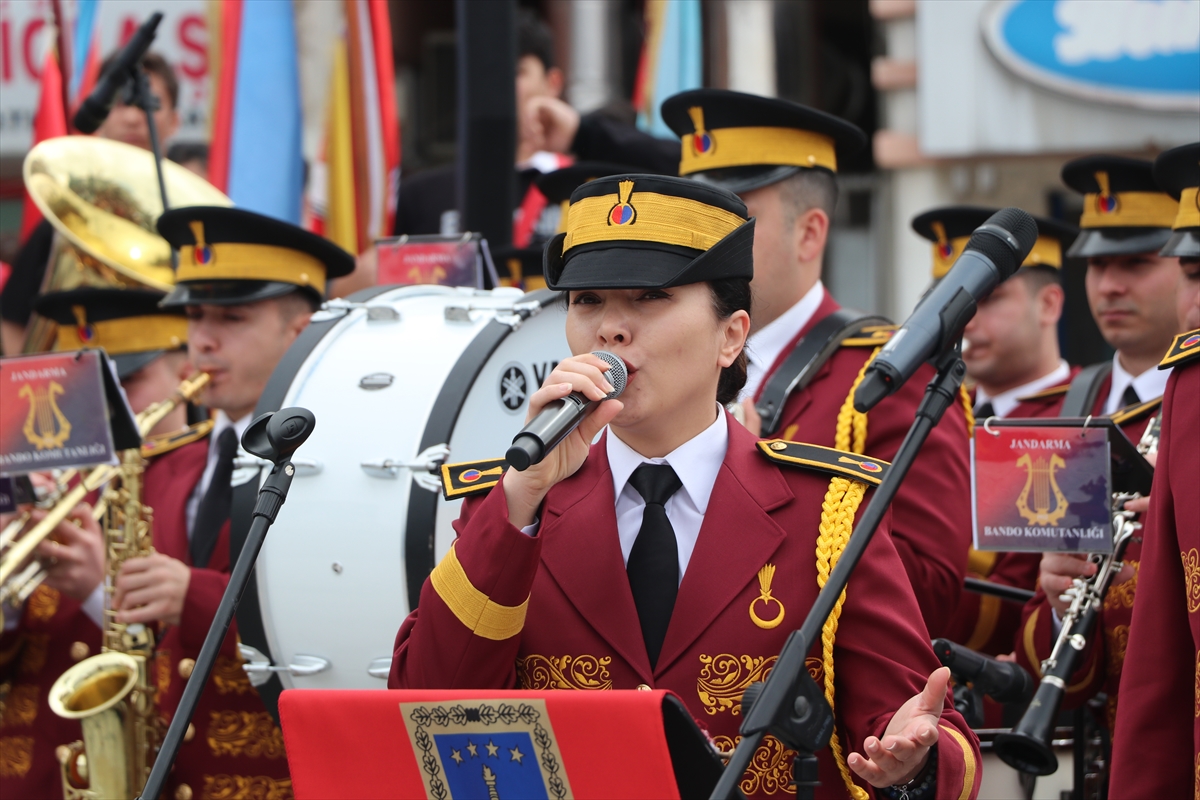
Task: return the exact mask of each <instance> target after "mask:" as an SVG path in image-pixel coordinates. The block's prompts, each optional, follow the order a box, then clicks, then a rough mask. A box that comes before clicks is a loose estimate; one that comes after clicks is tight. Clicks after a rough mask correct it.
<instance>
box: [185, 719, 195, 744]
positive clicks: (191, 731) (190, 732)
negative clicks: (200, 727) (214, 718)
mask: <svg viewBox="0 0 1200 800" xmlns="http://www.w3.org/2000/svg"><path fill="white" fill-rule="evenodd" d="M195 738H196V726H195V725H193V724H192V723H190V722H189V723H188V727H187V730H186V731H184V733H183V740H184V741H185V742H190V741H191V740H192V739H195Z"/></svg>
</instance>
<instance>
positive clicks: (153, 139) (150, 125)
mask: <svg viewBox="0 0 1200 800" xmlns="http://www.w3.org/2000/svg"><path fill="white" fill-rule="evenodd" d="M129 80H130V81H132V82H133V96H132V100H133V102H131V103H130V105H132V106H135V107H137V108H140V109H141V110H142V112H143V113H144V114H145V115H146V127H147V129H148V130H149V131H150V152H151V153H153V154H154V169H155V172H157V173H158V195H159V197H160V198H161V199H162V207H163V211H164V212H166V211H169V210H170V208H171V204H170V202H169V201H168V200H167V182H166V179H165V178H164V177H163V167H162V160H163V154H162V145H161V144H159V140H158V125H157V124H156V123H155V122H154V112H155V111H158V109H159V108H161V107H162V101H161V100H160V99H159V98H157V97H155V96H154V95H153V94H152V93H151V92H150V79H149V78H147V77H146V70H144V69H142V65H141V64H135V65H134V66H133V69H131V70H129ZM171 269H173V270H178V269H179V253H178V252H177V251H176V250H175V248H171Z"/></svg>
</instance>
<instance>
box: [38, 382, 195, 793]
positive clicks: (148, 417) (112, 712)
mask: <svg viewBox="0 0 1200 800" xmlns="http://www.w3.org/2000/svg"><path fill="white" fill-rule="evenodd" d="M208 381H209V376H208V375H206V374H201V375H199V376H198V377H196V378H195V379H192V380H188V381H184V382H183V383H182V384H181V385H180V387H179V388H178V389H177V390H176V391H175V393H174V394H173V395H172V396H171V397H169V398H167V399H166V400H164V401H162V402H160V403H155V404H154V405H153V406H151V407H149V408H147V409H146V410H145V411H143V412H142V413H141V414H139V415H138V428H139V430H140V431H141V434H142V436H143V437H145V436H146V435H148V434H149V432H150V431H151V430H153V429H154V427H155V426H156V425H157V424H158V423H159V422H160V421H162V419H163V418H165V417H166V416H167V415H168V414H169V413H170V412H171V411H172V410H173V409H174V408H175V407H176V406H178V405H179V404H180V403H183V402H186V401H187V400H190V399H191V398H193V397H194V396H195V395H196V394H197V393H198V392H199V391H200V390H201V389H202V388H203V387H204V386H205V385H206V384H207V383H208ZM145 469H146V461H145V459H144V458H142V454H141V451H140V449H138V448H133V449H130V450H125V451H123V452H122V453H121V455H120V463H119V465H118V466H117V467H116V475H115V476H114V477H113V480H112V481H110V483H109V485H108V488H107V489H105V491H104V495H103V497H102V499H101V504H102V505H103V506H104V507H105V510H104V522H103V525H102V531H103V535H104V552H105V578H104V594H105V608H104V625H103V645H102V649H101V652H100V653H99V654H98V655H95V656H92V657H91V658H87V659H84V660H83V661H81V662H79V663H78V664H76V665H75V666H73V667H71V668H70V669H69V670H67V671H66V672H64V673H63V674H62V675H61V676H59V678H58V680H57V681H55V682H54V686H53V687H52V688H51V689H50V696H49V698H48V699H49V702H50V708H51V710H53V711H54V713H55V714H58V716H60V717H63V718H65V719H77V720H79V722H80V725H81V726H82V728H83V741H76V742H72V743H70V744H67V745H62V746H61V747H59V748H58V751H57V756H58V761H59V764H60V766H61V769H62V783H63V797H64V798H65V800H100V799H101V798H104V799H105V800H107V799H108V798H115V799H117V800H122V799H124V798H133V797H135V796H136V795H138V794H139V793H140V792H141V790H142V787H143V786H144V785H145V783H146V778H147V776H148V775H149V774H150V767H151V766H152V765H153V763H154V756H155V754H156V753H157V751H158V746H159V743H160V741H161V739H162V723H161V721H160V719H159V717H158V712H157V707H156V705H155V690H154V684H153V683H152V681H151V680H150V674H149V666H150V660H151V658H152V656H153V655H154V643H155V642H154V632H153V631H152V630H151V629H150V628H149V627H148V626H146V625H143V624H141V623H128V624H127V623H121V622H117V612H116V611H114V610H113V609H112V608H111V605H112V603H111V600H112V593H113V591H114V590H115V589H116V580H117V575H119V574H120V572H121V567H122V566H123V565H124V564H125V562H126V560H128V559H130V558H135V557H138V556H147V555H150V554H151V553H153V552H154V546H153V543H152V537H151V531H152V526H151V523H152V515H153V512H152V509H150V508H149V507H148V506H146V505H145V504H144V503H143V502H142V476H143V473H144V472H145Z"/></svg>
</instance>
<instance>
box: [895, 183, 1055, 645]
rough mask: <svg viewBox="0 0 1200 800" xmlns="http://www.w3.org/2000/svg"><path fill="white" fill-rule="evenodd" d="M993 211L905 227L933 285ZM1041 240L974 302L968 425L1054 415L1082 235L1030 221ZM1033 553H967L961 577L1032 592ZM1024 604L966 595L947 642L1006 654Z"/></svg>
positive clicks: (959, 213)
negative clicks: (1074, 259)
mask: <svg viewBox="0 0 1200 800" xmlns="http://www.w3.org/2000/svg"><path fill="white" fill-rule="evenodd" d="M995 211H996V209H993V208H979V207H975V206H946V207H943V208H935V209H933V210H931V211H926V212H925V213H923V214H920V215H919V216H917V217H915V218H914V219H913V221H912V227H913V230H914V231H916V232H917V233H918V234H920V235H921V236H924V237H925V238H926V239H929V240H930V241H931V242H933V278H934V280H939V279H941V278H942V277H943V276H944V275H945V274H946V273H947V272H948V271H949V270H950V267H951V266H953V265H954V262H955V261H956V260H958V257H959V256H960V255H962V251H963V248H964V247H966V244H967V240H968V239H969V238H970V236H971V233H972V232H973V231H974V230H975V229H976V228H978V227H979V226H980V225H982V224H983V223H984V222H986V221H987V219H988V217H990V216H991V215H992V214H993V213H995ZM1036 219H1037V224H1038V239H1037V242H1036V243H1035V244H1034V247H1033V250H1032V251H1030V253H1029V256H1028V257H1027V258H1026V259H1025V261H1024V263H1022V264H1021V269H1019V270H1018V271H1017V274H1016V275H1014V276H1013V277H1012V278H1010V279H1009V280H1007V281H1005V282H1004V283H1002V284H1000V285H999V286H997V287H996V289H995V290H994V291H993V292H992V293H991V294H990V295H988V296H987V297H986V298H984V299H983V300H982V301H980V303H979V309H978V311H976V312H975V316H974V317H973V318H972V319H971V321H970V322H968V323H967V327H966V330H965V331H964V334H963V339H964V342H963V361H964V362H965V363H966V365H967V375H968V377H969V378H970V379H971V380H973V381H974V382H975V387H974V389H973V391H972V401H973V404H974V412H975V419H976V421H977V422H980V421H983V420H985V419H987V418H988V417H1001V418H1007V417H1012V418H1021V417H1053V416H1057V414H1058V409H1059V407H1060V406H1061V405H1062V398H1063V394H1064V393H1065V392H1066V386H1067V385H1068V384H1069V383H1070V380H1071V378H1072V377H1073V376H1074V374H1075V372H1077V371H1078V370H1072V369H1071V368H1070V367H1069V366H1068V365H1067V362H1066V361H1064V360H1063V358H1062V355H1061V354H1060V353H1059V349H1058V320H1059V317H1060V316H1062V308H1063V289H1062V282H1061V281H1060V279H1059V273H1060V271H1061V270H1062V265H1063V253H1064V251H1065V250H1066V249H1067V248H1068V247H1070V246H1071V242H1072V241H1074V239H1075V237H1076V236H1077V235H1078V234H1079V230H1078V229H1077V228H1075V227H1074V226H1072V225H1066V224H1064V223H1061V222H1057V221H1055V220H1051V219H1046V218H1044V217H1037V218H1036ZM1040 561H1041V558H1040V556H1039V555H1038V554H1036V553H996V552H984V551H979V550H976V549H975V548H973V547H972V548H971V550H970V552H969V554H968V557H967V574H968V575H969V576H970V577H974V578H984V579H986V580H989V581H992V582H994V583H998V584H1001V585H1004V586H1016V587H1018V588H1021V589H1029V590H1031V591H1032V590H1033V588H1034V586H1035V584H1036V582H1037V574H1038V564H1039V563H1040ZM1020 624H1021V605H1020V604H1017V603H1011V602H1005V601H1002V600H1001V599H1000V598H999V597H996V596H994V595H980V594H976V593H975V592H970V591H964V592H963V594H962V597H961V598H960V600H959V602H958V604H957V605H956V607H955V609H954V616H953V618H952V619H951V622H950V627H949V630H948V632H947V636H946V638H948V639H950V640H951V641H955V642H959V643H961V644H964V645H966V646H967V647H970V648H972V649H973V650H979V651H981V652H984V653H987V654H989V655H1000V654H1002V653H1010V652H1012V641H1013V635H1014V634H1015V633H1016V631H1017V628H1018V627H1019V626H1020Z"/></svg>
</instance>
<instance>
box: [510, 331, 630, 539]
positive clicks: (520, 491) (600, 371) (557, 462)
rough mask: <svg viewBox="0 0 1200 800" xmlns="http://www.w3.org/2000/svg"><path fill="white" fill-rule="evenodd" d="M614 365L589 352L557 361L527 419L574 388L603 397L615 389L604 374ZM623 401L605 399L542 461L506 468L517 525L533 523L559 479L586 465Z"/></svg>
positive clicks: (536, 394) (589, 395) (593, 397)
mask: <svg viewBox="0 0 1200 800" xmlns="http://www.w3.org/2000/svg"><path fill="white" fill-rule="evenodd" d="M609 369H611V367H610V366H609V365H608V364H607V363H605V362H604V361H603V360H602V359H600V358H598V357H597V356H594V355H592V354H591V353H586V354H584V355H580V356H573V357H571V358H568V359H566V360H565V361H561V362H559V364H558V366H557V367H555V368H554V371H553V372H551V373H550V375H549V377H547V378H546V382H545V384H544V385H543V386H542V388H540V389H538V390H537V391H536V392H534V393H533V395H532V396H530V398H529V412H528V414H527V416H526V418H525V421H526V423H528V422H530V421H531V420H532V419H533V418H534V417H536V416H537V415H538V414H539V413H540V412H541V411H542V409H543V408H545V407H546V405H547V404H549V403H551V402H553V401H555V400H561V399H562V398H564V397H566V396H567V395H569V394H570V393H571V392H579V393H580V394H582V395H583V396H585V397H587V398H588V399H589V400H603V399H604V397H605V395H607V394H608V393H609V392H611V391H612V390H613V387H612V385H611V384H610V383H609V382H608V378H607V377H606V376H605V373H606V372H607V371H608V370H609ZM621 408H622V405H621V401H620V400H605V401H604V402H603V403H600V405H599V406H597V407H596V409H595V410H594V411H593V412H592V413H591V414H589V415H588V416H586V417H584V419H583V421H582V422H580V423H579V427H578V428H576V429H575V430H574V431H572V432H571V435H570V436H568V437H567V438H566V439H564V440H563V441H562V442H561V443H560V444H559V445H558V447H556V448H554V449H553V450H551V451H550V452H549V453H547V454H546V457H545V458H544V459H542V461H541V463H539V464H534V465H533V466H531V467H530V468H529V469H527V470H525V471H524V472H518V471H517V470H515V469H510V470H508V472H507V473H505V475H504V482H503V484H502V485H503V486H504V498H505V500H506V501H507V502H508V520H509V522H511V523H512V525H513V526H514V527H517V528H524V527H526V526H528V525H531V524H532V523H533V521H534V519H535V518H536V516H537V510H538V507H539V506H540V505H541V504H542V500H543V499H544V498H545V497H546V494H547V493H548V492H549V491H550V489H551V487H553V486H554V485H555V484H556V483H558V482H560V481H563V480H566V479H567V478H569V477H571V476H572V475H574V474H575V472H576V471H577V470H578V469H579V468H580V467H581V466H583V462H584V460H585V459H586V458H587V454H588V448H590V447H591V444H592V440H593V439H595V438H596V434H598V433H599V432H600V430H601V429H602V428H603V427H604V426H605V425H607V424H608V423H609V422H610V421H612V418H613V417H615V416H616V415H617V414H619V413H620V412H621Z"/></svg>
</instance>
